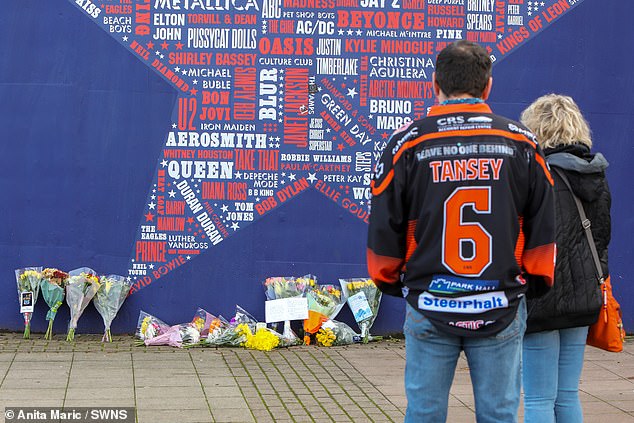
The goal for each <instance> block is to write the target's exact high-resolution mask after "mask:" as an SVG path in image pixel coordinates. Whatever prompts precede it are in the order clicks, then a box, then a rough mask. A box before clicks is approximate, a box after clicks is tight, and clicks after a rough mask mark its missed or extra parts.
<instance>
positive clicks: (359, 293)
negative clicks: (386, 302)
mask: <svg viewBox="0 0 634 423" xmlns="http://www.w3.org/2000/svg"><path fill="white" fill-rule="evenodd" d="M339 283H340V284H341V290H342V291H343V292H344V295H345V296H346V298H347V299H348V305H349V306H350V309H351V310H352V315H353V316H354V319H355V320H356V322H357V324H358V325H359V328H360V329H361V338H362V341H363V343H367V342H368V341H369V340H370V328H371V327H372V324H373V323H374V319H376V316H377V314H378V312H379V305H380V303H381V291H379V290H378V288H377V287H376V285H375V284H374V282H373V281H372V279H367V278H354V279H339Z"/></svg>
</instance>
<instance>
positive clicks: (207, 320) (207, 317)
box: [192, 307, 218, 338]
mask: <svg viewBox="0 0 634 423" xmlns="http://www.w3.org/2000/svg"><path fill="white" fill-rule="evenodd" d="M217 319H218V318H217V317H216V316H214V315H213V314H211V313H209V312H208V311H206V310H205V309H203V308H200V307H198V309H197V310H196V314H194V318H193V319H192V323H193V324H195V325H196V327H197V328H198V329H199V331H200V336H201V337H203V338H206V337H207V335H209V330H210V329H211V326H212V324H214V323H217V321H216V320H217Z"/></svg>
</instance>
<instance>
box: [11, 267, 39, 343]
mask: <svg viewBox="0 0 634 423" xmlns="http://www.w3.org/2000/svg"><path fill="white" fill-rule="evenodd" d="M15 279H16V281H17V284H18V301H19V302H20V313H22V316H24V339H29V338H30V337H31V316H32V315H33V309H34V307H35V303H36V302H37V297H38V294H39V293H40V280H41V279H42V267H25V268H23V269H16V270H15Z"/></svg>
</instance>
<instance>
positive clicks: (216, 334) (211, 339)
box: [200, 316, 230, 347]
mask: <svg viewBox="0 0 634 423" xmlns="http://www.w3.org/2000/svg"><path fill="white" fill-rule="evenodd" d="M229 327H230V325H229V322H228V321H227V319H225V318H224V317H222V316H218V317H216V318H215V319H213V320H212V321H211V324H210V325H209V334H208V335H207V337H206V338H204V339H203V340H202V341H200V345H201V346H203V347H208V346H216V345H222V343H223V342H224V340H225V339H226V336H227V332H228V331H227V329H229Z"/></svg>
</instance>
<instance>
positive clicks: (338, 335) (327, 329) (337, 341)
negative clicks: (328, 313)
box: [315, 320, 360, 347]
mask: <svg viewBox="0 0 634 423" xmlns="http://www.w3.org/2000/svg"><path fill="white" fill-rule="evenodd" d="M315 339H316V340H317V345H319V346H320V347H331V346H333V345H350V344H353V343H355V342H359V339H360V337H359V335H358V334H357V333H356V332H355V331H354V330H352V328H351V327H350V326H348V325H346V324H345V323H343V322H338V321H336V320H327V321H325V322H324V323H323V324H322V325H321V328H320V329H319V332H317V334H316V335H315Z"/></svg>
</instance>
